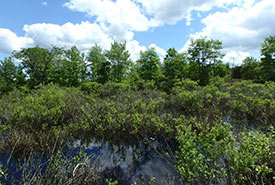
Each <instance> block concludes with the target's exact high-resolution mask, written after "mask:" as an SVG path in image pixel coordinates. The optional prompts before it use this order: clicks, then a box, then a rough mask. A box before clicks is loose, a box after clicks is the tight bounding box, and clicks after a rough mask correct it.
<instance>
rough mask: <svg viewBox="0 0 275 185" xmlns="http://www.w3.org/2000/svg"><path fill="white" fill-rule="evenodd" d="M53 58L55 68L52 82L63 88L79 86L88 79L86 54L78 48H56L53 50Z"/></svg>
mask: <svg viewBox="0 0 275 185" xmlns="http://www.w3.org/2000/svg"><path fill="white" fill-rule="evenodd" d="M51 54H52V56H53V61H54V62H53V66H54V67H53V68H52V71H51V78H50V79H51V81H52V82H55V83H59V84H60V85H62V86H68V87H72V86H75V87H77V86H79V85H80V84H81V82H83V81H85V80H86V79H87V76H88V75H87V64H86V62H85V56H84V53H81V52H80V51H79V50H78V48H77V47H76V46H73V47H72V48H70V49H67V50H66V49H65V48H58V47H54V48H53V49H52V50H51Z"/></svg>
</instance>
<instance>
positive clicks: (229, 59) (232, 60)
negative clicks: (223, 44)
mask: <svg viewBox="0 0 275 185" xmlns="http://www.w3.org/2000/svg"><path fill="white" fill-rule="evenodd" d="M249 56H250V53H249V52H243V51H229V52H227V53H226V55H225V56H224V58H223V62H224V63H228V64H230V65H231V66H236V65H241V64H242V61H243V60H244V59H245V58H246V57H249Z"/></svg>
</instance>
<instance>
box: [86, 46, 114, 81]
mask: <svg viewBox="0 0 275 185" xmlns="http://www.w3.org/2000/svg"><path fill="white" fill-rule="evenodd" d="M88 61H89V62H90V63H91V73H92V74H91V76H92V80H93V81H96V82H98V83H101V84H104V83H106V82H107V81H108V80H109V78H110V74H109V73H110V67H111V64H110V62H109V61H107V59H106V57H105V55H104V53H103V50H102V48H101V47H100V46H98V45H97V44H96V45H95V46H93V47H92V48H91V49H90V51H89V54H88Z"/></svg>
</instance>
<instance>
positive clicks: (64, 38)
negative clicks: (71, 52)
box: [23, 22, 112, 50]
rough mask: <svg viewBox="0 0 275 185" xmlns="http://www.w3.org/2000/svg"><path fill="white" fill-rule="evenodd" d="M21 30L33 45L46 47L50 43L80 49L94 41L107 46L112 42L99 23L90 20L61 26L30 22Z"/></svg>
mask: <svg viewBox="0 0 275 185" xmlns="http://www.w3.org/2000/svg"><path fill="white" fill-rule="evenodd" d="M23 30H24V31H25V32H26V34H25V37H28V38H32V39H33V41H34V44H35V45H39V46H42V47H46V48H49V47H51V46H52V45H56V46H68V47H71V46H73V45H76V46H78V47H79V49H80V50H85V49H88V48H90V47H91V46H92V45H93V44H94V43H98V44H99V45H101V46H102V47H103V48H108V47H109V45H110V43H111V42H112V39H111V38H110V37H109V36H108V35H107V34H105V33H104V32H103V30H102V29H101V28H100V27H99V25H97V24H93V23H90V22H82V23H81V24H72V23H70V22H68V23H66V24H64V25H62V26H60V25H57V24H46V23H41V24H32V25H25V26H24V28H23Z"/></svg>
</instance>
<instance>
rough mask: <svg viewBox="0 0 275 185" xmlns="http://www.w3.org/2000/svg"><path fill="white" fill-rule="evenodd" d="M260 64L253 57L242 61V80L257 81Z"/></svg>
mask: <svg viewBox="0 0 275 185" xmlns="http://www.w3.org/2000/svg"><path fill="white" fill-rule="evenodd" d="M259 64H260V63H259V62H258V61H257V60H256V59H254V58H253V57H247V58H245V59H244V60H243V64H242V68H241V74H242V78H244V79H247V80H253V79H259V72H260V65H259Z"/></svg>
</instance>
